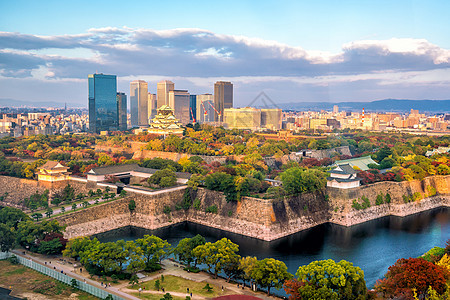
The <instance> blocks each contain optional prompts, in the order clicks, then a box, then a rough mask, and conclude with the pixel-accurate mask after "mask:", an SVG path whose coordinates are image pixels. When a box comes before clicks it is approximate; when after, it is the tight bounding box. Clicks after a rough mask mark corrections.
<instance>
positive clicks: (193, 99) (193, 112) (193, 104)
mask: <svg viewBox="0 0 450 300" xmlns="http://www.w3.org/2000/svg"><path fill="white" fill-rule="evenodd" d="M189 98H190V99H189V121H191V122H192V123H195V122H196V121H197V95H190V96H189Z"/></svg>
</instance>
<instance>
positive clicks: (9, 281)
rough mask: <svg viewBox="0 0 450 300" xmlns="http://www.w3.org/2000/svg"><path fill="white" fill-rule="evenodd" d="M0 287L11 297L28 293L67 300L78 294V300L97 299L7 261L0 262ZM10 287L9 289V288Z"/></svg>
mask: <svg viewBox="0 0 450 300" xmlns="http://www.w3.org/2000/svg"><path fill="white" fill-rule="evenodd" d="M0 270H1V272H0V286H2V287H4V288H7V289H11V290H12V293H11V294H12V295H15V296H17V297H20V296H21V295H24V294H27V295H26V296H27V298H28V299H33V297H30V295H29V294H30V293H34V294H43V295H46V296H47V298H48V299H68V298H69V297H70V295H71V294H72V293H76V294H78V295H79V296H78V299H82V300H94V299H98V298H97V297H94V296H92V295H90V294H88V293H85V292H82V291H79V290H76V291H72V289H71V288H70V287H69V286H67V285H65V284H63V283H62V282H59V281H57V280H55V279H53V278H51V277H48V276H45V275H43V274H41V273H38V272H36V271H34V270H32V269H29V268H27V267H25V266H23V265H20V264H19V265H13V264H11V263H10V262H9V261H7V260H0ZM10 287H11V288H10Z"/></svg>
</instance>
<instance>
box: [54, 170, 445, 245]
mask: <svg viewBox="0 0 450 300" xmlns="http://www.w3.org/2000/svg"><path fill="white" fill-rule="evenodd" d="M449 180H450V176H434V177H429V178H426V179H425V180H423V181H411V182H381V183H376V184H372V185H367V186H362V187H359V188H354V189H348V190H342V189H334V188H328V189H327V190H326V192H317V193H313V194H302V195H299V196H296V197H290V198H285V199H282V200H265V199H258V198H252V197H243V198H242V199H241V201H239V202H227V201H226V199H225V197H224V195H223V194H222V193H220V192H215V191H210V190H206V189H202V188H199V189H198V191H195V192H194V191H190V192H189V193H190V196H191V200H192V201H194V200H195V199H198V200H197V201H196V202H199V203H200V205H199V206H197V209H195V208H194V207H191V208H190V209H189V210H187V211H185V210H183V209H182V208H181V207H180V204H181V201H182V199H183V196H184V193H185V191H186V189H177V190H168V191H167V192H165V193H155V194H152V195H144V194H134V193H129V194H128V196H127V197H125V198H122V199H119V200H116V201H113V202H109V203H104V204H100V205H97V206H92V207H90V208H87V209H84V210H80V211H77V212H73V213H68V214H66V215H64V216H60V217H57V219H58V220H59V222H60V223H62V224H65V225H67V229H66V233H65V235H66V237H67V238H73V237H77V236H85V235H93V234H98V233H101V232H105V231H109V230H113V229H117V228H121V227H125V226H135V227H141V228H145V229H158V228H162V227H166V226H171V225H173V224H177V223H180V222H185V221H189V222H193V223H197V224H202V225H205V226H209V227H213V228H218V229H222V230H225V231H229V232H234V233H237V234H242V235H245V236H250V237H254V238H258V239H262V240H267V241H271V240H275V239H278V238H281V237H284V236H287V235H290V234H293V233H296V232H299V231H301V230H304V229H308V228H311V227H314V226H317V225H319V224H323V223H326V222H332V223H336V224H340V225H344V226H351V225H355V224H359V223H363V222H366V221H369V220H373V219H376V218H380V217H384V216H388V215H395V216H406V215H410V214H414V213H418V212H422V211H426V210H429V209H433V208H437V207H441V206H447V207H449V206H450V195H449V191H448V183H449V182H448V181H449ZM428 186H431V187H433V188H434V189H435V190H436V194H435V195H432V194H433V190H432V189H431V188H428ZM380 193H382V194H383V196H384V197H385V195H386V193H389V194H390V196H391V202H390V203H388V204H381V205H376V203H375V201H376V198H377V196H378V195H379V194H380ZM418 193H420V195H421V199H417V201H413V202H410V203H405V201H404V199H403V195H406V196H412V195H414V194H416V195H418ZM363 196H364V197H365V198H367V199H369V202H370V207H368V208H366V209H360V210H357V209H355V208H354V207H352V202H353V200H357V201H361V198H362V197H363ZM130 200H134V201H135V203H136V208H135V209H134V211H130V210H129V208H128V204H129V202H130ZM177 204H178V205H177ZM213 205H215V206H216V207H217V213H207V212H206V209H207V208H208V207H211V206H213ZM169 211H170V212H169Z"/></svg>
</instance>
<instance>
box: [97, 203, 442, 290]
mask: <svg viewBox="0 0 450 300" xmlns="http://www.w3.org/2000/svg"><path fill="white" fill-rule="evenodd" d="M144 234H154V235H157V236H159V237H160V238H163V239H166V240H168V242H169V243H170V244H171V245H172V246H176V245H177V243H178V242H179V241H180V240H181V239H183V238H185V237H192V236H194V235H196V234H201V235H202V236H204V237H205V239H206V240H207V241H212V242H214V241H216V240H218V239H221V238H223V237H226V238H229V239H230V240H231V241H233V242H234V243H236V244H238V245H239V254H240V255H241V256H248V255H251V256H256V257H258V258H259V259H262V258H266V257H272V258H275V259H278V260H281V261H283V262H285V263H286V265H287V267H288V271H289V272H291V273H293V274H295V272H296V271H297V269H298V267H299V266H301V265H306V264H308V263H310V262H311V261H314V260H322V259H333V260H335V261H340V260H342V259H344V260H347V261H350V262H352V263H353V264H354V265H355V266H359V267H360V268H361V269H362V270H363V271H364V275H365V280H366V283H367V286H368V287H369V288H371V287H373V285H374V284H375V282H376V280H378V279H380V278H382V277H383V275H384V274H385V273H386V272H387V270H388V267H389V266H391V265H393V264H394V263H395V262H396V260H397V259H399V258H409V257H418V256H420V255H422V254H423V253H425V252H426V251H428V250H429V249H431V248H433V247H435V246H439V247H444V246H445V243H446V241H447V240H449V239H450V208H438V209H434V210H432V211H428V212H423V213H419V214H415V215H412V216H408V217H404V218H400V217H392V216H391V217H384V218H382V219H378V220H373V221H369V222H366V223H363V224H360V225H355V226H352V227H343V226H339V225H334V224H323V225H320V226H317V227H315V228H312V229H309V230H305V231H302V232H299V233H296V234H293V235H290V236H288V237H285V238H282V239H279V240H276V241H272V242H265V241H261V240H258V239H254V238H249V237H244V236H241V235H238V234H233V233H229V232H226V231H222V230H218V229H213V228H209V227H206V226H201V225H197V224H192V223H182V224H178V225H173V226H171V227H167V228H164V229H159V230H146V229H141V228H135V227H127V228H122V229H117V230H113V231H109V232H106V233H102V234H100V235H97V236H96V237H97V238H98V239H99V240H101V241H103V242H106V241H116V240H119V239H124V240H134V239H136V238H140V237H142V236H143V235H144ZM280 294H284V293H283V292H282V291H280Z"/></svg>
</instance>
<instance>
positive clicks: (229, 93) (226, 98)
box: [214, 81, 233, 122]
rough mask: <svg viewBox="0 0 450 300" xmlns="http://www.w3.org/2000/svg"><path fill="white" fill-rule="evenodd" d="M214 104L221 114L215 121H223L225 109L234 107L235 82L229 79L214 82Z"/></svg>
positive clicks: (217, 115)
mask: <svg viewBox="0 0 450 300" xmlns="http://www.w3.org/2000/svg"><path fill="white" fill-rule="evenodd" d="M214 106H215V108H216V110H217V111H218V112H219V114H220V115H219V114H216V115H215V121H216V122H217V121H219V122H223V110H224V109H225V108H232V107H233V84H232V83H231V82H228V81H217V82H216V83H215V84H214Z"/></svg>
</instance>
